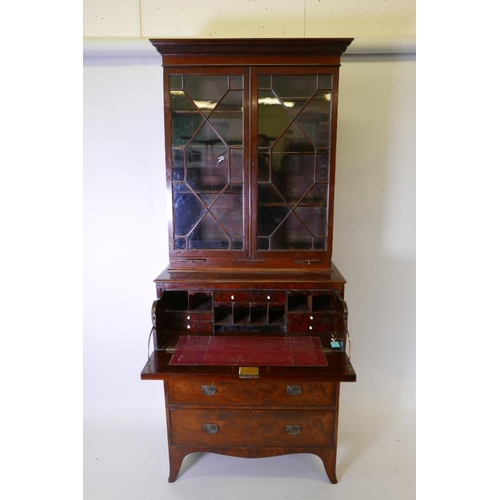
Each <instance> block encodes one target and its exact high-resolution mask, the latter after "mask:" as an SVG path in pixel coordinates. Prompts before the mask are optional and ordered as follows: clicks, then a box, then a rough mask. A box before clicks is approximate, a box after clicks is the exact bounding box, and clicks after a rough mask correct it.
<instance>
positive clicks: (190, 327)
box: [166, 320, 213, 333]
mask: <svg viewBox="0 0 500 500" xmlns="http://www.w3.org/2000/svg"><path fill="white" fill-rule="evenodd" d="M166 329H167V330H169V331H172V332H186V333H190V332H192V333H194V332H196V333H211V332H212V331H213V324H212V322H211V321H190V320H186V321H169V322H167V324H166Z"/></svg>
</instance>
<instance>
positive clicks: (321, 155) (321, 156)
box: [316, 149, 330, 182]
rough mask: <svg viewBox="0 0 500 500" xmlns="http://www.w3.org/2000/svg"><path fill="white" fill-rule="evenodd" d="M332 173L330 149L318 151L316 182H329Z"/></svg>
mask: <svg viewBox="0 0 500 500" xmlns="http://www.w3.org/2000/svg"><path fill="white" fill-rule="evenodd" d="M329 172H330V152H329V150H328V149H323V150H321V149H318V150H317V152H316V180H317V181H318V182H328V178H329V175H328V174H329Z"/></svg>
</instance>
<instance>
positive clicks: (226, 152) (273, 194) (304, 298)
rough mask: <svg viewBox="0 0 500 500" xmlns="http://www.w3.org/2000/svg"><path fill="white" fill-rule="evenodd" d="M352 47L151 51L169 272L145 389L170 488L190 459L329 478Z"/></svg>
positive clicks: (344, 362) (338, 377)
mask: <svg viewBox="0 0 500 500" xmlns="http://www.w3.org/2000/svg"><path fill="white" fill-rule="evenodd" d="M351 41H352V39H351V38H333V39H324V38H322V39H288V38H287V39H153V40H151V43H152V44H153V45H154V46H155V47H156V49H157V50H158V52H159V53H160V54H161V56H162V60H163V72H164V73H163V74H164V108H165V152H166V180H167V199H168V210H167V211H168V214H167V218H166V221H167V224H168V225H167V224H166V228H167V227H168V235H169V265H168V267H167V268H166V269H165V270H164V271H163V272H162V273H161V274H160V275H159V276H158V277H157V278H156V280H155V283H156V294H157V298H156V300H155V301H154V303H153V307H152V313H151V314H152V323H153V328H152V330H151V336H150V340H151V339H152V341H153V344H154V350H153V351H152V353H151V356H150V357H149V359H148V362H147V364H146V366H145V367H144V369H143V371H142V374H141V377H142V379H144V380H161V381H163V385H164V391H165V408H166V420H167V434H168V450H169V457H170V476H169V481H175V479H176V478H177V475H178V473H179V470H180V467H181V464H182V461H183V459H184V457H185V456H186V455H188V454H189V453H193V452H212V453H223V454H226V455H232V456H237V457H248V458H258V457H268V456H273V455H283V454H289V453H313V454H316V455H318V456H319V457H320V458H321V459H322V460H323V463H324V466H325V469H326V473H327V475H328V477H329V479H330V481H331V482H333V483H335V482H337V478H336V474H335V464H336V451H337V428H338V415H339V390H340V382H348V381H351V382H352V381H355V380H356V374H355V372H354V370H353V367H352V365H351V363H350V361H349V356H348V354H347V353H346V343H347V342H349V346H350V340H349V338H348V330H347V307H346V303H345V302H344V285H345V280H344V278H343V277H342V275H341V274H340V272H339V271H338V270H337V268H336V267H335V266H334V265H333V264H332V261H331V258H332V246H333V214H334V182H335V146H336V129H337V102H338V88H339V68H340V58H341V55H342V53H343V52H344V51H345V50H346V48H347V46H348V45H349V44H350V43H351Z"/></svg>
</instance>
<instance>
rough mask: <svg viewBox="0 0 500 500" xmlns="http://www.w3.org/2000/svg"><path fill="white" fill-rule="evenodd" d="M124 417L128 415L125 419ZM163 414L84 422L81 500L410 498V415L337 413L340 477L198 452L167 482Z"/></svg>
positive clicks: (309, 463) (287, 459) (298, 462)
mask: <svg viewBox="0 0 500 500" xmlns="http://www.w3.org/2000/svg"><path fill="white" fill-rule="evenodd" d="M123 415H127V416H126V417H124V416H123ZM165 439H166V438H165V421H164V413H163V408H162V407H161V406H157V407H155V408H154V409H152V411H149V412H141V411H139V410H137V411H128V412H117V414H116V415H115V416H112V417H111V416H110V417H104V416H102V415H101V416H100V417H99V418H97V417H96V416H94V417H92V418H90V417H89V418H86V423H85V429H84V499H86V500H114V499H117V500H118V499H119V500H128V499H130V500H132V499H134V500H140V499H148V500H156V499H168V500H188V499H204V500H212V499H213V500H216V499H217V500H229V499H231V500H234V499H238V500H250V499H252V500H254V499H256V498H258V499H259V500H267V499H270V500H278V499H290V500H304V499H307V500H322V499H325V500H326V499H329V500H331V499H332V498H335V500H343V499H345V500H358V499H363V500H379V499H380V500H382V499H383V500H391V499H394V500H410V499H414V498H415V414H414V412H411V411H410V412H392V411H388V410H384V409H383V408H376V409H370V411H368V410H367V409H366V408H356V407H353V406H347V407H346V406H345V405H344V407H342V404H341V413H340V427H339V445H338V458H337V477H338V479H339V483H338V484H336V485H332V484H330V483H329V481H328V479H327V477H326V474H325V472H324V469H323V464H322V462H321V461H320V459H319V458H318V457H316V456H314V455H309V454H302V455H289V456H281V457H272V458H262V459H242V458H234V457H226V456H221V455H214V454H202V453H195V454H192V455H189V456H188V457H186V459H185V460H184V462H183V465H182V468H181V471H180V475H179V477H178V479H177V481H176V482H174V483H168V482H167V476H168V455H167V446H166V443H165Z"/></svg>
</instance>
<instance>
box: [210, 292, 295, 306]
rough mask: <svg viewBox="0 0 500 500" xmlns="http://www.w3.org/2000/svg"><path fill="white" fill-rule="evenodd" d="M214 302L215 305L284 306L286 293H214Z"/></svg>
mask: <svg viewBox="0 0 500 500" xmlns="http://www.w3.org/2000/svg"><path fill="white" fill-rule="evenodd" d="M214 302H215V303H217V304H230V303H231V302H239V303H243V304H251V303H253V304H284V303H285V302H286V292H284V291H280V290H257V291H256V290H251V291H245V290H229V291H227V290H224V291H217V292H214Z"/></svg>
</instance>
